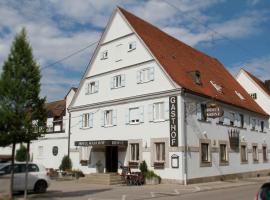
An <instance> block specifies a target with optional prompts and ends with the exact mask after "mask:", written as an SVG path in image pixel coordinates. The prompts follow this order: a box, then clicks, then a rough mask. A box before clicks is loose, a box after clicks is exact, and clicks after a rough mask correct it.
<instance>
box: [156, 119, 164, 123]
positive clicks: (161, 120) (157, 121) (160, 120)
mask: <svg viewBox="0 0 270 200" xmlns="http://www.w3.org/2000/svg"><path fill="white" fill-rule="evenodd" d="M165 121H166V120H165V119H159V120H153V122H154V123H159V122H165Z"/></svg>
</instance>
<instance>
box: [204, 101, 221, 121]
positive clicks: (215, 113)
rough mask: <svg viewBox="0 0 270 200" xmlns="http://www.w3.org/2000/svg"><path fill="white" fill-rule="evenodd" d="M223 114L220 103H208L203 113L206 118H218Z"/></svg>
mask: <svg viewBox="0 0 270 200" xmlns="http://www.w3.org/2000/svg"><path fill="white" fill-rule="evenodd" d="M223 114H224V111H223V109H222V108H221V106H220V105H218V104H216V103H211V104H208V105H207V107H206V110H205V115H206V117H207V118H218V117H222V116H223Z"/></svg>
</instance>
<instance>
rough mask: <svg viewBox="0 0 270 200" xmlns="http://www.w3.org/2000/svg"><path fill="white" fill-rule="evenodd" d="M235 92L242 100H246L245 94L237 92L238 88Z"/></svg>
mask: <svg viewBox="0 0 270 200" xmlns="http://www.w3.org/2000/svg"><path fill="white" fill-rule="evenodd" d="M234 92H235V94H236V95H237V96H238V97H239V98H240V99H241V100H245V97H243V95H242V94H241V93H240V92H237V91H236V90H235V91H234Z"/></svg>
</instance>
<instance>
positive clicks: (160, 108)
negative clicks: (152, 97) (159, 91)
mask: <svg viewBox="0 0 270 200" xmlns="http://www.w3.org/2000/svg"><path fill="white" fill-rule="evenodd" d="M161 120H164V103H163V102H161V103H154V121H161Z"/></svg>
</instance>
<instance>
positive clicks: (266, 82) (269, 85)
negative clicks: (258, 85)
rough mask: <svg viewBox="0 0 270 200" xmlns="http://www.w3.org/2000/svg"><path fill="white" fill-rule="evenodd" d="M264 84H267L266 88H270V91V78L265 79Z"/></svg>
mask: <svg viewBox="0 0 270 200" xmlns="http://www.w3.org/2000/svg"><path fill="white" fill-rule="evenodd" d="M264 85H265V86H266V88H267V89H268V91H270V80H265V81H264Z"/></svg>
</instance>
